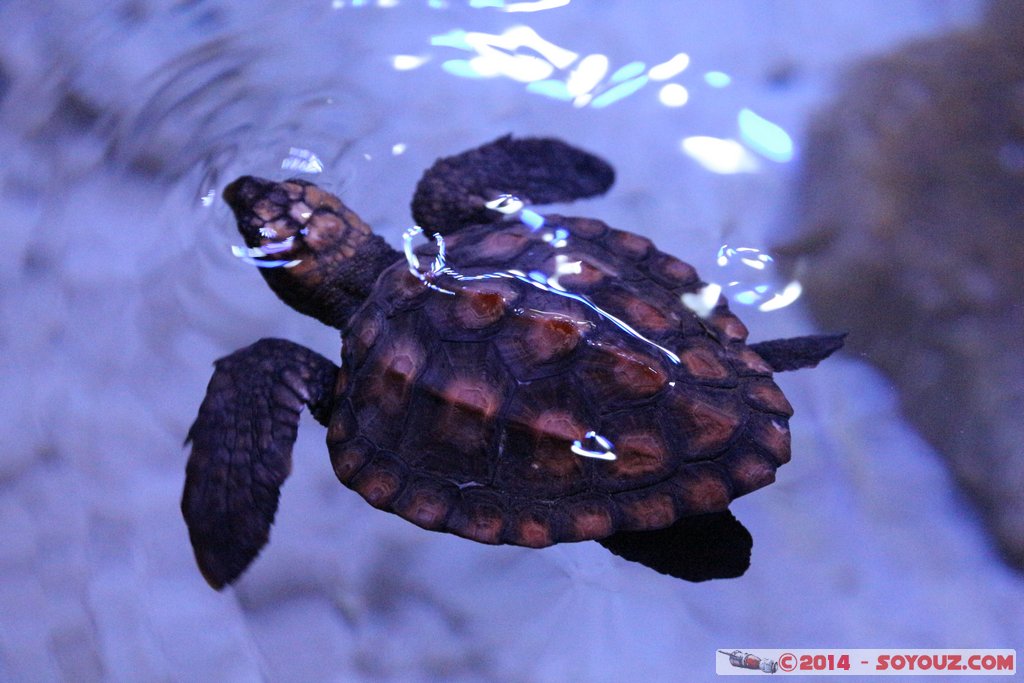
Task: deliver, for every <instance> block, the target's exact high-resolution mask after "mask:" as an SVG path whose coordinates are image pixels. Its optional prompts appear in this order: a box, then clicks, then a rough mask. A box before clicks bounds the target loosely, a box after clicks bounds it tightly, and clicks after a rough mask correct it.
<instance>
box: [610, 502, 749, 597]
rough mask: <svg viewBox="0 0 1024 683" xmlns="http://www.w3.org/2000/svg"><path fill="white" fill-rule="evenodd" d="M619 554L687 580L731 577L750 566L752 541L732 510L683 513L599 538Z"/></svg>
mask: <svg viewBox="0 0 1024 683" xmlns="http://www.w3.org/2000/svg"><path fill="white" fill-rule="evenodd" d="M598 543H600V544H601V545H603V546H604V547H605V548H607V549H608V550H610V551H612V552H613V553H615V554H616V555H618V556H619V557H621V558H623V559H626V560H631V561H633V562H639V563H640V564H642V565H645V566H647V567H650V568H651V569H653V570H655V571H657V572H660V573H662V574H668V575H669V576H674V577H676V578H678V579H685V580H686V581H707V580H709V579H732V578H735V577H737V576H742V575H743V573H744V572H745V571H747V568H748V567H749V566H750V549H751V548H752V547H753V545H754V540H753V538H752V537H751V536H750V532H749V531H747V530H746V528H745V527H744V526H743V525H742V524H740V523H739V521H737V519H736V518H735V517H733V515H732V513H731V512H729V511H728V510H723V511H722V512H711V513H708V514H703V515H691V516H688V517H682V518H680V519H679V521H677V522H676V523H675V524H673V525H672V526H669V527H665V528H664V529H655V530H653V531H619V532H618V533H614V534H612V535H611V536H608V537H607V538H603V539H601V540H599V541H598Z"/></svg>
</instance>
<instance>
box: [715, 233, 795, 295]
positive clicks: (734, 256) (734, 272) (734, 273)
mask: <svg viewBox="0 0 1024 683" xmlns="http://www.w3.org/2000/svg"><path fill="white" fill-rule="evenodd" d="M715 262H716V263H717V265H718V267H719V271H718V272H717V273H716V277H715V278H714V280H715V282H718V283H720V285H721V287H722V289H723V291H724V292H725V295H726V296H727V297H728V298H729V300H730V301H734V302H735V303H738V304H742V305H744V306H757V308H758V310H761V311H774V310H777V309H779V308H784V307H786V306H788V305H790V304H791V303H793V302H794V301H796V300H797V299H798V298H799V297H800V294H801V291H802V288H801V287H800V283H799V282H796V281H793V282H790V283H789V284H787V285H785V286H784V287H782V288H781V289H780V288H779V287H778V285H777V283H776V281H775V278H774V275H775V273H774V269H775V260H774V259H773V258H772V257H771V256H770V255H768V254H766V253H764V252H763V251H761V250H760V249H755V248H754V247H730V246H729V245H728V244H723V245H722V246H721V248H719V250H718V255H717V258H716V260H715Z"/></svg>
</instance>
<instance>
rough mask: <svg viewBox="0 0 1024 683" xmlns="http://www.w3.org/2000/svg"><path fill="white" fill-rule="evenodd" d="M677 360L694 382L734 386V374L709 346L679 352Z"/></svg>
mask: <svg viewBox="0 0 1024 683" xmlns="http://www.w3.org/2000/svg"><path fill="white" fill-rule="evenodd" d="M679 360H680V362H681V363H682V365H683V368H685V370H686V373H687V374H688V375H689V376H690V377H691V378H693V380H694V381H695V382H698V383H707V384H719V385H722V384H724V385H731V386H735V384H736V373H734V372H733V370H732V368H731V367H730V366H729V365H728V364H727V363H726V361H724V360H723V359H722V358H720V357H719V354H718V353H716V351H715V350H714V348H713V347H711V346H700V347H696V348H692V349H687V350H685V351H680V352H679Z"/></svg>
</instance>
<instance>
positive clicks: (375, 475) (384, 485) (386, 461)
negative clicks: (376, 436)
mask: <svg viewBox="0 0 1024 683" xmlns="http://www.w3.org/2000/svg"><path fill="white" fill-rule="evenodd" d="M407 480H408V473H407V471H406V467H405V466H404V465H403V464H402V462H401V461H400V460H399V459H398V458H396V457H395V456H393V455H391V454H389V453H386V452H385V451H380V450H379V451H377V454H376V455H375V456H374V457H373V459H372V460H370V462H368V463H366V464H365V465H363V467H362V469H360V470H359V472H358V473H357V474H356V475H355V476H354V477H352V480H351V482H349V486H351V488H352V489H354V490H355V491H356V492H357V493H358V494H359V495H361V496H362V497H363V498H364V499H365V500H366V502H367V503H369V504H370V505H372V506H374V507H377V508H389V506H390V505H391V503H392V502H393V501H394V500H395V498H397V497H398V494H399V493H401V491H402V488H403V487H404V486H405V484H406V481H407Z"/></svg>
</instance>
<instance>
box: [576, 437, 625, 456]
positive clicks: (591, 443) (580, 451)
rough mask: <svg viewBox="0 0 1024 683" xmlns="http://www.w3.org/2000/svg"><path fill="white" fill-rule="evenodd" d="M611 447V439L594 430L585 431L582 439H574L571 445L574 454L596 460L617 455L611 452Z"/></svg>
mask: <svg viewBox="0 0 1024 683" xmlns="http://www.w3.org/2000/svg"><path fill="white" fill-rule="evenodd" d="M613 448H614V446H613V445H612V442H611V441H609V440H608V439H607V438H605V437H603V436H601V435H600V434H598V433H597V432H594V431H589V432H587V433H586V435H585V436H584V437H583V441H580V440H579V439H576V440H575V441H573V442H572V446H571V449H572V452H573V453H575V454H576V455H582V456H583V457H585V458H597V459H598V460H615V459H616V457H617V456H616V455H615V453H613V452H612V449H613Z"/></svg>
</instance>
